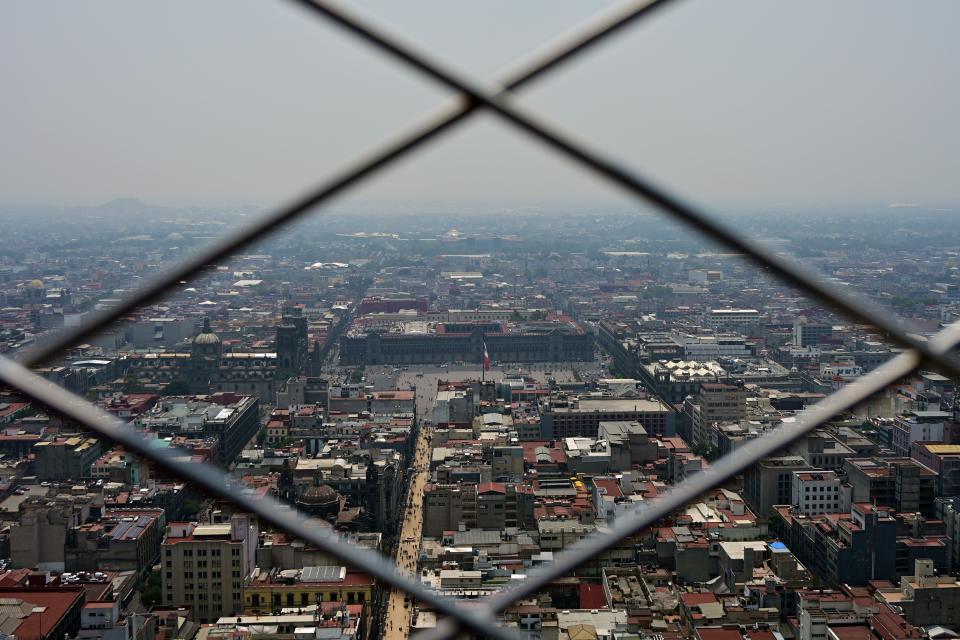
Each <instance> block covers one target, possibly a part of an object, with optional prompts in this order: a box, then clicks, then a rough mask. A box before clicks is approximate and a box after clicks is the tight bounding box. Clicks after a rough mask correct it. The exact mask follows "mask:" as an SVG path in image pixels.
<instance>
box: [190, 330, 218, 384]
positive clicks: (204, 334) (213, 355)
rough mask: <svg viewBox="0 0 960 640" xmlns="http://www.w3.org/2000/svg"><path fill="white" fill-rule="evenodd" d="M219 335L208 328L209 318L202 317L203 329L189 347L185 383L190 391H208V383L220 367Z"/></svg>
mask: <svg viewBox="0 0 960 640" xmlns="http://www.w3.org/2000/svg"><path fill="white" fill-rule="evenodd" d="M221 346H222V345H221V344H220V336H218V335H217V334H215V333H214V332H213V329H211V328H210V318H204V319H203V329H201V331H200V333H199V334H197V336H196V337H195V338H194V339H193V344H192V345H191V349H190V370H189V374H188V375H187V384H188V385H189V387H190V392H191V393H199V394H204V393H210V383H211V381H212V380H213V379H214V377H215V376H216V375H217V370H218V369H219V367H220V352H221Z"/></svg>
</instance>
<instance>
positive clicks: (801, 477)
mask: <svg viewBox="0 0 960 640" xmlns="http://www.w3.org/2000/svg"><path fill="white" fill-rule="evenodd" d="M792 489H793V504H794V506H795V507H797V508H798V509H800V511H802V512H803V513H804V514H805V515H817V514H820V513H837V512H843V511H848V510H849V509H850V491H848V490H845V487H844V486H843V482H842V481H841V480H840V478H839V476H837V474H836V472H835V471H794V472H793V487H792Z"/></svg>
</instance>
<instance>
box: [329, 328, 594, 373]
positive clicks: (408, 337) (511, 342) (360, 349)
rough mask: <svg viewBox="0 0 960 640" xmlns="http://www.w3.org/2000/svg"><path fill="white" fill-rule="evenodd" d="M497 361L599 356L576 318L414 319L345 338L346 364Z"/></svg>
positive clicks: (343, 355)
mask: <svg viewBox="0 0 960 640" xmlns="http://www.w3.org/2000/svg"><path fill="white" fill-rule="evenodd" d="M484 344H486V348H487V353H488V354H489V356H490V359H491V360H492V361H500V362H570V361H582V360H592V359H593V335H592V334H590V333H588V332H586V331H584V329H583V327H581V326H580V325H579V324H577V323H576V322H574V321H573V320H571V319H570V318H566V317H560V318H551V319H547V320H529V321H517V322H507V321H499V322H490V321H478V322H438V323H435V322H428V321H423V320H411V321H409V322H402V321H401V322H397V323H395V324H393V325H392V326H387V327H384V326H380V327H378V328H376V329H371V328H369V327H368V326H365V325H363V324H358V325H357V326H355V327H352V328H351V330H350V331H348V332H347V333H346V334H345V335H344V336H343V337H342V338H341V339H340V363H341V364H344V365H376V364H436V363H441V362H475V363H482V362H483V349H484Z"/></svg>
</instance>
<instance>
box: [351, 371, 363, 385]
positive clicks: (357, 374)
mask: <svg viewBox="0 0 960 640" xmlns="http://www.w3.org/2000/svg"><path fill="white" fill-rule="evenodd" d="M350 382H353V383H359V382H363V369H354V370H353V371H351V372H350Z"/></svg>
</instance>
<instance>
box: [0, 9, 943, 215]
mask: <svg viewBox="0 0 960 640" xmlns="http://www.w3.org/2000/svg"><path fill="white" fill-rule="evenodd" d="M606 5H607V3H604V2H588V1H586V0H579V1H575V2H571V1H566V0H562V1H561V0H519V1H518V0H510V1H506V0H483V1H482V2H451V1H450V0H406V1H397V0H382V1H373V0H365V1H363V2H360V3H357V4H356V5H355V6H357V7H360V8H362V10H363V11H364V12H366V13H368V14H370V15H372V16H375V17H376V19H377V20H378V21H379V22H380V23H381V24H383V25H387V26H390V27H391V28H394V29H396V30H398V31H399V32H400V33H403V34H405V35H406V36H407V37H409V38H410V39H411V40H413V41H415V42H418V43H420V44H421V45H422V46H424V47H426V48H430V49H432V50H434V51H436V52H438V53H439V54H441V55H442V56H443V57H444V58H445V59H446V60H447V62H449V63H450V64H456V65H459V66H461V67H462V68H464V69H466V70H468V71H470V72H471V73H472V74H475V76H476V77H478V78H487V77H490V76H491V75H492V74H493V73H495V72H496V71H497V70H498V69H499V68H501V67H502V66H503V65H505V64H506V63H508V62H510V61H511V60H512V59H513V58H514V57H516V56H519V55H522V54H524V53H526V52H528V51H530V50H532V49H534V48H535V47H537V46H539V45H540V44H542V43H544V42H546V41H547V40H549V39H550V38H552V37H553V36H554V35H556V34H557V33H559V32H562V31H564V30H566V29H568V28H570V27H572V26H573V25H575V24H576V23H577V22H578V21H579V20H581V19H583V18H584V17H586V16H589V15H591V14H593V13H595V12H596V11H599V10H601V9H602V8H603V7H605V6H606ZM958 25H960V3H958V2H955V1H953V0H941V1H933V0H924V1H921V2H888V1H878V0H858V1H853V0H843V1H840V2H838V1H837V0H820V1H809V0H804V1H802V2H801V1H794V2H772V1H770V0H742V1H740V0H728V1H721V0H680V1H678V2H676V3H674V5H673V6H672V7H671V8H669V9H668V10H666V11H663V12H661V13H658V14H657V15H656V17H655V18H654V19H652V20H649V21H644V22H643V23H642V24H640V25H639V26H637V27H635V28H631V29H629V30H627V31H625V32H622V33H621V34H619V35H618V36H616V37H615V38H613V39H611V40H610V41H608V42H607V43H605V44H604V45H601V47H599V48H598V49H596V50H593V51H591V52H590V53H589V54H587V55H586V56H584V57H582V58H580V59H578V60H577V61H576V62H575V63H573V64H572V65H569V66H566V67H564V68H563V69H562V71H560V73H557V74H555V75H551V76H549V78H545V79H544V80H543V81H541V82H539V83H537V84H536V85H533V86H531V87H530V88H529V90H527V91H525V92H524V94H523V95H524V100H525V101H526V104H528V105H530V106H531V107H533V108H535V109H537V110H538V111H540V112H542V113H544V114H546V115H548V116H549V117H550V119H551V120H552V121H554V122H555V123H557V124H560V125H562V126H564V127H566V128H568V129H569V130H572V131H576V132H577V133H578V135H579V136H580V137H582V138H584V139H589V140H590V141H591V142H592V143H593V144H594V145H595V146H597V147H599V148H601V149H605V150H607V151H609V152H610V153H613V154H615V155H616V156H617V157H618V158H620V159H621V160H623V161H624V162H625V163H626V164H628V165H629V166H631V167H634V168H636V169H637V170H639V171H641V172H642V173H644V174H645V175H649V176H652V177H655V178H658V179H660V180H662V181H664V182H665V183H666V184H667V185H668V186H669V187H670V188H671V189H673V190H674V191H676V192H679V193H682V194H684V195H685V196H687V197H688V198H690V199H693V200H695V201H697V202H700V203H704V204H707V205H710V206H717V207H721V206H726V205H729V204H731V203H738V202H747V203H757V204H761V205H763V204H773V203H790V204H801V205H802V204H841V203H848V202H884V203H887V202H921V203H945V202H960V179H958V178H960V160H958V149H960V124H958V121H960V86H958V85H960V38H958V37H957V26H958ZM0 83H2V87H3V100H2V102H0V202H2V203H43V204H96V203H98V202H101V201H105V200H109V199H112V198H117V197H124V196H136V197H139V198H141V199H143V200H146V201H149V202H153V203H159V204H233V203H253V204H256V205H261V206H269V205H271V204H274V203H277V202H280V201H283V200H285V199H286V198H287V197H288V196H289V195H291V194H295V193H299V192H301V191H303V190H304V188H305V187H306V186H307V185H309V184H310V183H311V182H314V181H316V180H317V179H318V178H320V177H322V176H324V175H326V174H328V173H329V172H330V171H331V170H332V169H333V168H334V167H335V166H337V164H338V163H339V162H340V161H341V160H343V159H345V158H351V157H354V156H356V155H357V154H358V153H359V152H360V151H362V150H364V149H366V148H368V147H369V146H371V145H373V144H375V143H376V142H377V141H379V140H381V139H382V138H384V137H385V136H387V135H389V134H390V133H391V132H392V131H393V130H395V129H396V128H398V127H399V126H401V125H403V124H405V123H407V122H409V121H411V120H412V119H414V118H415V117H417V116H418V115H420V114H421V113H422V112H424V111H426V110H428V109H429V108H430V107H431V106H433V105H434V104H435V103H437V102H438V101H440V100H441V99H442V98H443V96H445V95H446V93H447V92H446V91H445V90H444V89H442V88H440V87H438V86H437V85H435V84H434V83H432V82H430V81H428V80H425V79H423V78H422V77H420V76H417V75H416V74H414V73H412V72H410V71H408V70H407V69H406V68H404V67H403V66H401V65H400V64H399V63H397V62H395V61H393V60H391V59H388V58H385V57H382V56H381V55H379V54H376V53H374V52H371V51H369V50H368V49H367V48H366V47H365V46H363V45H362V43H359V42H357V41H355V40H354V39H352V38H351V37H349V36H348V35H346V34H343V33H342V32H340V31H339V30H337V29H336V28H335V27H332V26H328V25H327V24H325V23H324V22H322V21H320V20H317V19H315V18H313V17H310V16H308V15H306V14H304V13H303V12H302V11H301V10H300V9H299V8H297V7H295V6H293V5H291V4H288V3H286V2H284V1H282V0H164V1H163V2H134V1H131V0H99V1H90V2H77V1H76V0H63V1H57V2H53V1H46V0H30V1H23V2H5V3H2V4H0ZM616 197H618V196H615V195H614V196H612V195H611V192H610V191H609V189H608V188H607V187H606V185H605V184H604V183H602V182H599V181H597V180H595V179H594V178H592V177H590V176H588V175H587V174H585V173H584V172H583V171H581V170H580V169H579V168H577V167H574V166H573V165H571V164H569V163H568V162H567V161H565V160H560V159H558V158H556V157H554V156H552V155H551V154H550V153H548V152H546V151H545V150H544V149H542V148H541V147H540V146H539V145H538V144H537V143H534V144H531V143H530V140H529V139H528V138H527V137H526V136H525V135H523V134H521V133H518V132H517V131H515V130H513V129H512V128H510V127H509V126H504V125H503V124H502V123H501V122H500V121H499V120H497V119H496V118H494V117H492V116H487V115H483V116H480V117H477V118H475V119H474V120H472V121H471V122H470V123H469V124H468V125H467V126H466V127H464V128H461V129H459V130H457V131H456V132H454V133H453V134H452V135H448V136H446V137H444V138H443V139H442V140H441V141H439V142H435V143H433V144H431V145H430V146H429V147H427V148H426V149H425V150H424V152H421V153H419V154H418V155H416V156H415V157H414V159H413V160H411V161H409V162H406V163H404V164H402V165H401V166H398V167H396V168H394V169H390V170H388V171H387V172H385V173H384V174H382V176H381V177H380V178H378V179H377V180H375V181H374V182H372V183H368V185H366V186H365V187H364V188H362V189H360V190H358V191H356V192H352V193H351V195H350V196H348V197H346V198H345V199H343V200H342V201H341V202H346V203H349V204H352V205H357V204H360V205H362V204H363V203H371V202H377V203H392V202H397V203H404V204H406V205H410V204H416V203H421V202H423V203H437V202H441V203H475V202H498V203H513V204H515V205H538V204H550V203H558V202H560V203H563V202H590V201H609V200H611V198H616Z"/></svg>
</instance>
